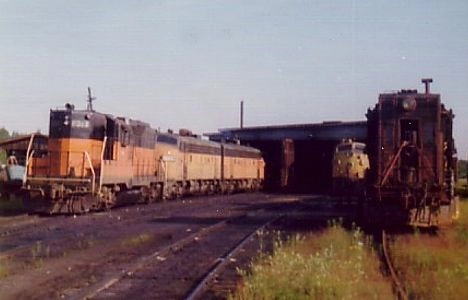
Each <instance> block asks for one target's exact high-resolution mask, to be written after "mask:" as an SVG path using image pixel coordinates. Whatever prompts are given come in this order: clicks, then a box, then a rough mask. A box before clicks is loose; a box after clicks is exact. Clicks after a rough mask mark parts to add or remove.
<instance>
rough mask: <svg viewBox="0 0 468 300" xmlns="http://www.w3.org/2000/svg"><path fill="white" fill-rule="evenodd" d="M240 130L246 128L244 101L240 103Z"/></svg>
mask: <svg viewBox="0 0 468 300" xmlns="http://www.w3.org/2000/svg"><path fill="white" fill-rule="evenodd" d="M240 128H241V129H242V128H244V100H242V101H241V103H240Z"/></svg>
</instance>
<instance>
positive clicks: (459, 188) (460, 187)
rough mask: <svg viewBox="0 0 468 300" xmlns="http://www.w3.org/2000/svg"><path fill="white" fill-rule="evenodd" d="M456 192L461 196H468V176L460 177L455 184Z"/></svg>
mask: <svg viewBox="0 0 468 300" xmlns="http://www.w3.org/2000/svg"><path fill="white" fill-rule="evenodd" d="M455 193H456V194H457V195H459V196H460V197H465V198H468V184H467V181H466V178H461V179H458V181H457V184H456V185H455Z"/></svg>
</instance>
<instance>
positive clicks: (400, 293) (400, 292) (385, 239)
mask: <svg viewBox="0 0 468 300" xmlns="http://www.w3.org/2000/svg"><path fill="white" fill-rule="evenodd" d="M382 249H383V254H384V262H385V266H386V268H387V270H388V272H389V273H390V277H391V278H392V283H393V287H394V290H395V292H396V295H397V297H398V299H400V300H408V293H407V292H406V291H405V289H404V287H403V284H402V283H401V280H400V278H399V277H398V274H397V273H396V271H395V268H394V266H393V263H392V258H391V256H390V248H389V236H388V235H387V233H386V232H385V230H382Z"/></svg>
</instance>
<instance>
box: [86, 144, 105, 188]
mask: <svg viewBox="0 0 468 300" xmlns="http://www.w3.org/2000/svg"><path fill="white" fill-rule="evenodd" d="M84 154H85V157H86V159H87V160H88V163H89V167H90V168H91V173H92V174H93V181H92V183H91V193H92V194H93V195H94V189H95V188H96V173H95V172H94V167H93V164H92V163H91V158H90V157H89V153H88V152H87V151H84ZM101 177H102V176H101Z"/></svg>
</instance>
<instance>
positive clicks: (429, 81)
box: [421, 78, 432, 95]
mask: <svg viewBox="0 0 468 300" xmlns="http://www.w3.org/2000/svg"><path fill="white" fill-rule="evenodd" d="M421 82H422V83H424V86H425V87H426V95H427V94H430V93H431V87H430V84H431V82H432V78H423V79H421Z"/></svg>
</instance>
